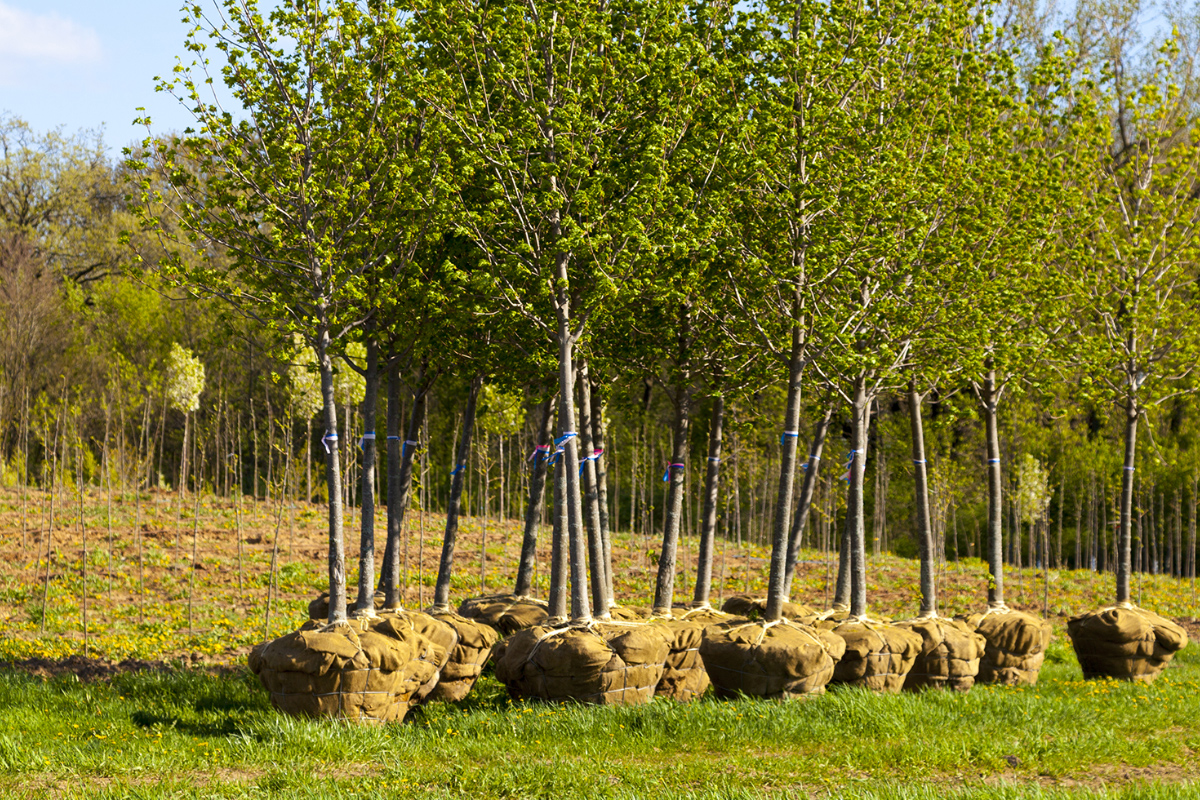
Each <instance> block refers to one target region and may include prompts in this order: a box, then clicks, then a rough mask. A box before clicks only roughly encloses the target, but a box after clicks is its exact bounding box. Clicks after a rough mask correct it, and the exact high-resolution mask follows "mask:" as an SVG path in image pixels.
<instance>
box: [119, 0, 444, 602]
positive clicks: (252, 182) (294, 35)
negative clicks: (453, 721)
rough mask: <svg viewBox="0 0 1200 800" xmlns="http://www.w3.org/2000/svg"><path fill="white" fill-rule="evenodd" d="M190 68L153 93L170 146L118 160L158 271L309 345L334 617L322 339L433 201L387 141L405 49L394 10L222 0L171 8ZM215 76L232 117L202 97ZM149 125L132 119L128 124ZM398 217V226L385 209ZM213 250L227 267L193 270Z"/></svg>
mask: <svg viewBox="0 0 1200 800" xmlns="http://www.w3.org/2000/svg"><path fill="white" fill-rule="evenodd" d="M186 13H187V17H186V18H187V19H188V21H189V22H190V23H192V24H193V26H194V27H193V29H192V32H191V33H190V34H189V35H188V39H187V41H186V43H185V46H186V47H187V49H188V50H189V51H190V52H192V53H193V54H195V56H196V59H195V60H194V61H193V62H192V63H191V64H188V65H185V64H183V63H180V64H178V65H177V67H176V69H175V71H174V73H173V75H172V76H171V77H169V78H166V79H162V80H160V83H159V88H160V89H161V90H162V91H165V92H168V93H170V94H172V95H173V96H175V97H176V98H177V99H178V100H179V101H180V103H181V104H183V105H184V106H185V107H186V108H188V110H189V111H190V112H191V113H192V114H193V116H194V117H195V119H196V127H195V128H194V129H189V130H187V131H185V132H184V133H183V134H181V135H177V136H173V137H167V138H160V139H154V138H147V139H146V140H145V142H143V144H142V148H141V150H140V151H139V152H138V153H136V154H135V153H134V152H132V151H128V152H127V155H128V165H129V167H130V168H131V169H133V170H134V171H135V173H136V174H137V175H138V177H139V183H138V184H137V187H136V192H135V197H134V201H135V204H136V206H137V209H138V213H139V217H140V220H141V224H142V226H143V228H144V229H145V230H146V231H147V232H150V233H153V234H156V235H157V236H158V237H159V239H160V240H161V241H162V242H163V244H164V246H166V247H167V248H168V253H167V255H166V256H165V257H164V258H163V259H162V261H161V262H160V264H158V265H157V266H158V268H159V269H161V270H162V271H163V273H164V274H165V275H167V276H168V277H169V278H171V279H173V280H174V281H176V282H178V283H179V284H181V285H184V286H187V287H189V288H191V289H192V290H193V291H194V292H196V293H198V294H209V295H215V296H218V297H221V298H223V299H224V300H226V301H228V302H230V303H232V304H233V305H234V306H235V307H236V308H237V309H238V310H239V311H240V312H242V313H244V314H246V315H248V316H251V317H252V318H254V319H256V320H258V321H260V322H261V323H263V324H266V325H269V326H271V327H273V328H275V329H277V330H280V331H281V332H284V333H293V332H294V333H299V334H300V335H302V336H303V337H304V338H305V340H306V341H307V343H308V344H309V345H310V346H312V347H313V349H314V350H315V352H316V355H317V366H318V371H319V373H320V376H321V390H322V395H323V403H324V412H325V425H326V433H325V435H324V437H323V441H324V442H325V444H326V450H327V456H326V481H327V485H328V488H329V521H328V527H329V581H330V603H329V622H330V623H336V622H340V621H342V620H344V619H345V616H346V610H345V563H344V551H343V540H342V505H341V475H340V462H339V458H338V449H337V447H336V446H334V447H330V446H329V445H330V444H332V443H334V442H336V441H337V430H338V426H337V408H336V405H335V401H334V388H333V374H334V369H333V357H334V354H335V348H334V343H335V342H337V341H338V340H340V339H342V338H343V337H344V336H346V335H347V334H348V333H349V332H350V331H352V330H354V329H355V328H356V327H358V326H360V325H362V324H363V322H364V318H365V317H366V316H367V315H366V314H363V313H362V307H361V304H360V303H359V302H358V300H359V298H360V297H361V294H362V292H363V283H364V280H365V276H367V275H368V274H371V273H372V271H374V270H376V269H377V268H378V267H380V265H385V264H391V263H393V262H396V261H401V262H402V261H403V258H401V257H400V256H402V255H403V254H405V253H410V252H411V251H412V248H413V239H414V238H418V234H419V231H420V230H422V229H423V223H424V212H425V211H426V210H427V209H428V208H429V207H430V206H431V204H430V203H428V202H425V199H426V197H427V196H428V195H429V194H436V193H437V192H439V191H441V189H442V185H441V183H440V182H439V180H438V177H437V175H438V172H437V169H436V167H437V161H436V157H433V156H431V157H430V158H427V159H417V160H409V159H406V158H404V156H405V155H407V154H408V153H407V151H406V150H405V147H404V144H405V140H404V138H403V136H402V135H401V134H402V132H403V131H405V130H407V126H408V124H409V122H410V120H411V117H412V114H413V113H414V110H413V107H412V105H411V103H410V101H409V97H411V95H412V94H413V92H412V91H411V87H410V86H409V84H407V83H406V81H411V80H414V75H413V74H412V73H411V72H410V71H409V70H408V69H407V67H408V66H409V65H410V64H411V63H412V61H411V60H410V56H411V49H412V48H411V41H410V39H409V37H408V32H407V30H406V28H405V26H404V25H403V24H402V15H401V12H400V10H399V9H398V8H396V7H394V6H390V5H387V4H384V3H377V2H371V3H368V4H365V5H360V4H358V3H354V2H348V1H347V0H328V1H326V0H312V1H311V2H309V1H308V0H287V1H286V2H284V3H282V4H280V5H278V6H277V7H276V8H275V9H274V10H272V11H271V12H270V14H269V15H267V16H264V15H263V14H262V13H260V11H259V8H258V5H257V3H256V2H255V1H254V0H224V2H223V3H222V5H221V7H220V9H219V13H218V15H217V16H215V17H209V16H207V15H206V14H205V13H204V11H203V9H202V8H201V7H200V6H194V7H189V8H188V9H187V10H186ZM210 45H211V46H212V47H213V48H214V49H215V50H216V51H217V52H218V53H219V54H220V57H221V59H222V60H223V61H224V63H223V64H222V65H221V69H220V80H221V81H222V82H223V83H224V84H225V86H226V88H227V89H228V90H229V92H230V93H231V94H232V96H233V98H234V99H235V100H236V101H237V102H238V103H239V104H240V105H241V107H242V110H241V111H239V112H237V113H235V112H234V111H232V110H229V109H226V108H224V107H223V106H222V105H221V104H220V102H219V101H218V100H208V99H206V98H205V97H204V96H203V95H202V93H203V92H204V91H205V85H206V84H207V83H208V82H210V81H213V80H216V79H215V78H213V77H212V73H211V71H210V61H209V56H208V52H209V47H210ZM143 121H144V122H145V124H146V125H147V127H149V126H150V120H149V119H148V118H146V119H144V120H143ZM399 208H403V209H408V210H409V211H410V213H407V214H404V215H401V216H400V217H399V218H400V219H402V220H403V221H405V222H407V223H409V224H398V223H397V218H398V217H397V215H396V214H394V213H391V212H392V211H393V210H395V209H399ZM213 249H220V250H223V251H225V252H226V253H228V255H229V258H230V263H229V264H228V266H226V265H225V264H223V263H220V262H212V261H194V260H190V259H189V258H187V257H186V256H187V255H189V254H190V253H193V252H206V251H211V250H213Z"/></svg>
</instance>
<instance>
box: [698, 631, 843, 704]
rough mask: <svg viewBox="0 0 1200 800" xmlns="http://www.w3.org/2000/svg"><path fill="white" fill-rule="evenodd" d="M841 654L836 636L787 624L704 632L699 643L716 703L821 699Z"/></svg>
mask: <svg viewBox="0 0 1200 800" xmlns="http://www.w3.org/2000/svg"><path fill="white" fill-rule="evenodd" d="M845 650H846V645H845V643H844V642H843V641H842V640H841V639H840V638H838V637H837V636H834V635H833V634H831V633H829V632H827V631H822V630H819V629H817V628H814V627H812V626H809V625H806V624H804V623H802V622H793V621H791V620H778V621H776V622H766V623H764V622H742V623H734V624H728V625H721V626H713V627H709V628H708V629H707V630H705V632H704V640H703V641H702V642H701V643H700V657H701V658H702V659H703V660H704V668H705V669H706V670H707V671H708V677H709V679H710V680H711V681H712V685H713V691H714V692H715V693H716V695H717V697H722V698H732V697H738V696H739V695H749V696H751V697H766V698H771V699H776V700H785V699H790V698H795V697H805V696H811V695H817V694H823V693H824V692H825V685H826V684H827V683H829V680H830V678H832V677H833V670H834V666H835V665H836V664H837V663H838V661H839V660H840V659H841V657H842V654H843V653H844V652H845Z"/></svg>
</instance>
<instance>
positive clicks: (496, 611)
mask: <svg viewBox="0 0 1200 800" xmlns="http://www.w3.org/2000/svg"><path fill="white" fill-rule="evenodd" d="M583 383H584V385H586V381H583ZM477 390H478V383H477V382H476V383H474V384H473V385H472V392H471V395H470V397H469V399H468V404H467V408H466V409H465V411H464V415H463V420H464V422H463V435H462V437H461V439H460V441H459V452H458V456H459V458H458V463H459V464H463V463H465V461H466V457H467V454H468V453H469V449H468V448H469V447H470V438H471V431H472V427H473V420H474V406H475V402H474V401H475V397H476V394H477ZM418 399H419V398H418ZM416 409H417V411H420V410H422V409H423V405H417V406H416ZM562 410H563V411H564V412H565V413H564V414H563V415H562V416H563V418H566V419H571V418H573V412H572V410H571V409H570V408H569V407H564V409H562ZM584 412H585V413H590V412H588V410H587V406H586V401H585V404H584ZM581 416H583V414H581ZM421 422H422V417H421V416H420V414H419V413H416V412H415V413H414V415H413V417H412V421H411V422H410V427H409V431H410V436H409V438H410V439H415V438H416V436H415V430H419V425H420V424H421ZM414 427H415V429H414ZM714 427H716V428H717V430H718V431H719V426H714ZM584 430H585V431H586V430H588V426H587V423H586V422H585V423H584ZM915 431H916V434H917V435H916V436H914V441H915V442H917V443H918V444H919V443H920V437H919V432H920V428H919V427H915ZM549 433H550V414H549V402H548V401H547V402H546V403H545V404H544V406H543V424H542V427H541V438H540V440H539V447H538V452H539V453H541V454H542V457H541V458H535V459H534V460H533V462H532V464H533V466H532V472H531V476H530V496H529V503H528V506H527V509H526V517H525V532H524V539H523V542H522V548H521V559H520V563H519V565H518V569H517V579H516V582H515V584H514V587H513V592H512V593H511V594H505V595H493V596H487V597H477V598H472V599H468V600H466V601H465V602H463V603H462V604H461V605H460V606H459V607H458V609H457V611H455V610H453V609H452V607H451V605H450V583H451V581H450V578H451V569H452V565H453V563H454V550H455V545H456V541H457V530H458V508H459V501H460V499H461V495H462V474H463V471H462V470H460V469H459V470H455V471H454V472H453V473H452V475H451V488H450V502H449V508H448V513H447V518H446V530H445V535H444V538H443V546H442V554H441V561H440V567H439V570H438V579H437V584H436V587H435V590H434V604H433V606H432V607H431V608H430V609H429V610H428V611H427V612H417V611H407V610H405V609H403V608H402V607H401V603H400V591H399V587H398V586H397V576H398V575H399V574H400V569H399V551H400V546H399V533H398V532H399V529H400V525H399V524H398V522H399V521H401V520H396V519H392V518H391V515H392V513H393V511H394V510H395V511H396V513H398V514H400V515H403V509H404V507H405V506H406V505H407V503H406V499H407V489H408V483H409V482H408V481H407V480H405V481H403V482H401V481H396V482H393V481H388V494H389V496H388V501H389V502H388V511H389V524H388V547H387V551H386V552H385V556H384V570H383V574H382V575H381V576H380V582H379V587H378V591H377V590H376V587H375V585H374V574H373V560H372V557H371V555H370V554H372V553H373V548H374V544H373V540H372V538H371V537H373V528H371V529H368V528H366V527H364V531H363V547H362V550H361V553H362V555H360V563H359V582H358V598H357V601H356V602H355V603H354V611H353V614H352V615H351V616H349V617H348V618H347V616H346V615H345V608H346V605H345V604H344V600H343V601H342V602H340V603H338V604H337V605H338V606H339V607H338V608H330V601H329V595H328V594H326V595H323V596H322V597H320V598H318V599H317V600H315V601H313V603H312V604H310V607H309V615H310V618H311V620H312V621H310V622H309V623H307V624H305V625H304V626H303V627H302V628H301V629H300V630H298V631H295V632H293V633H290V634H288V635H285V636H283V637H281V638H279V639H276V640H274V641H271V642H266V643H263V644H262V645H259V646H258V647H257V648H255V649H254V650H253V651H252V653H251V654H250V667H251V669H252V670H253V671H254V672H255V673H256V674H257V675H258V676H259V678H260V680H261V681H262V683H263V685H264V686H265V687H266V689H267V690H268V691H269V692H270V696H271V702H272V703H273V704H274V705H275V706H276V707H277V708H279V709H280V710H282V711H284V712H286V713H290V714H297V715H304V716H314V717H332V718H341V719H354V720H364V721H398V720H401V719H403V718H404V716H405V715H406V714H407V712H408V710H409V709H410V708H411V707H412V706H413V705H416V704H420V703H423V702H426V701H431V700H447V701H457V700H462V699H463V698H464V697H466V696H467V694H468V693H469V692H470V691H471V688H472V687H473V686H474V684H475V681H476V680H477V679H478V677H479V675H480V674H481V672H482V671H483V669H484V666H485V665H486V664H487V663H488V661H489V659H490V660H491V661H492V663H493V664H494V667H495V674H496V677H497V678H498V679H499V680H500V681H502V682H503V683H504V684H505V686H506V687H507V689H508V691H509V693H510V694H511V695H512V696H513V697H514V698H519V699H539V700H543V701H549V702H563V701H578V702H585V703H597V704H639V703H645V702H648V701H649V700H650V699H651V698H652V697H654V696H655V695H659V696H665V697H670V698H674V699H676V700H681V701H689V700H693V699H695V698H697V697H700V696H701V695H703V694H704V693H705V692H706V691H707V689H708V687H709V685H710V684H711V685H712V687H713V690H714V693H715V694H716V695H717V696H718V697H726V698H728V697H738V696H742V695H746V696H753V697H764V698H776V699H786V698H795V697H806V696H812V695H816V694H821V693H823V692H824V691H825V687H826V686H827V685H830V684H840V685H847V686H860V687H865V688H868V689H872V690H875V691H881V692H899V691H901V690H904V689H907V690H917V689H923V688H948V689H955V690H959V691H967V690H969V689H970V688H971V687H972V686H973V685H974V684H975V682H976V681H979V682H983V683H999V684H1006V685H1032V684H1034V683H1035V682H1036V681H1037V677H1038V671H1039V669H1040V668H1041V665H1042V661H1043V659H1044V658H1045V651H1046V647H1047V645H1048V643H1049V641H1050V636H1051V626H1050V623H1049V622H1048V621H1046V620H1042V619H1039V618H1037V617H1034V616H1031V615H1029V614H1026V613H1024V612H1020V611H1016V610H1013V609H1009V608H1008V607H1007V606H1006V605H1005V604H1004V599H1003V588H1002V587H1003V573H1002V570H1003V567H1002V563H1001V559H1000V557H999V553H1000V546H1001V540H1000V536H1001V534H1000V526H999V525H992V526H989V527H990V528H992V529H993V530H990V531H989V550H990V551H992V557H990V558H989V562H990V563H989V567H990V568H989V572H990V573H991V575H990V576H989V608H988V610H987V611H986V612H984V613H981V614H973V615H969V616H964V617H958V618H955V619H948V618H944V617H939V616H938V615H937V613H936V608H937V604H936V590H935V587H934V584H933V574H934V571H933V559H932V553H933V548H932V546H931V541H932V540H931V537H930V536H929V526H928V520H927V519H926V518H925V515H924V514H923V513H922V514H919V515H918V516H919V519H918V522H919V523H920V524H919V528H920V531H919V532H920V534H921V541H922V543H923V546H922V548H921V571H922V584H921V585H922V598H921V608H922V613H921V616H919V617H918V618H916V619H911V620H906V621H899V622H891V621H889V620H885V619H873V618H870V617H868V615H867V614H866V592H865V586H866V571H865V557H864V556H863V541H864V533H865V532H864V531H863V529H862V528H863V526H862V515H861V513H857V514H849V513H848V514H847V525H846V531H845V533H844V535H843V536H842V537H841V553H840V558H839V562H840V565H839V567H840V568H839V573H841V574H839V580H838V586H839V590H838V596H837V597H835V604H834V610H830V611H824V612H818V611H816V610H814V609H812V608H809V607H807V606H803V605H798V604H793V603H789V602H785V600H786V599H787V597H788V595H789V593H790V588H791V583H792V576H793V573H794V567H795V564H796V554H797V552H798V545H799V542H800V541H801V539H800V537H801V536H802V534H803V523H804V518H805V517H806V516H807V503H808V500H809V498H810V497H811V491H810V489H811V482H812V481H813V480H814V476H815V473H816V470H817V467H818V462H817V459H818V458H819V455H820V444H821V441H822V439H821V438H818V439H816V440H815V441H814V447H813V450H812V453H813V454H814V455H811V456H810V460H809V469H808V474H807V475H806V477H805V486H804V491H802V493H801V498H800V504H799V507H798V508H797V509H796V514H795V517H794V518H793V517H792V514H791V508H790V497H791V493H792V485H791V482H790V480H788V481H786V482H784V481H781V486H780V503H779V508H778V511H777V519H776V520H775V534H774V537H773V542H772V545H773V546H772V554H771V581H770V587H769V590H768V595H769V597H770V598H774V601H773V602H770V601H768V600H766V599H763V598H755V597H751V596H747V595H735V596H733V597H730V598H728V599H727V600H726V601H725V603H724V604H723V606H722V608H721V610H717V609H715V608H713V607H712V606H711V605H710V603H709V597H708V592H709V587H710V585H711V576H712V552H713V547H712V544H713V542H712V539H713V532H714V528H715V523H714V520H715V513H710V512H711V511H712V509H711V508H710V507H709V506H710V505H711V504H712V503H713V502H714V501H713V498H715V497H716V483H715V475H716V468H715V462H714V461H713V456H719V454H720V451H719V440H718V441H717V443H716V445H714V444H713V442H711V441H710V448H709V451H710V459H709V462H710V467H709V470H708V475H707V480H706V484H708V485H706V490H705V496H706V498H707V500H706V510H705V515H704V520H703V525H702V530H701V536H700V540H701V541H700V558H699V559H698V561H699V571H698V574H697V576H696V578H697V580H696V581H695V592H694V596H693V600H692V602H691V603H690V604H688V605H687V606H682V607H681V606H677V605H673V600H672V598H673V596H674V593H673V585H674V577H675V550H676V542H677V540H678V533H679V517H680V515H679V513H678V511H679V508H680V505H681V492H682V488H683V487H682V484H683V481H682V477H681V475H680V474H679V473H681V472H682V470H671V469H670V468H668V471H667V479H669V480H670V482H671V486H670V495H669V497H668V508H669V509H670V510H671V513H668V514H667V518H666V521H665V525H664V536H663V549H662V551H661V552H660V558H659V572H658V581H657V585H656V589H655V602H654V608H653V610H639V609H633V608H628V607H622V606H620V605H617V604H616V603H615V602H614V595H613V582H612V556H611V552H612V551H611V546H610V543H609V542H608V531H607V530H606V526H604V525H603V524H601V520H600V517H599V514H598V512H597V503H596V492H595V487H596V472H595V460H596V457H597V455H598V454H599V451H592V452H593V455H592V456H591V457H589V458H588V459H584V460H582V463H581V460H580V459H579V458H578V455H577V454H576V453H575V452H574V448H573V442H571V441H570V439H571V438H572V437H574V436H575V434H574V433H570V434H564V435H563V436H562V437H560V438H557V439H554V443H555V445H556V446H557V450H556V451H555V455H559V456H562V457H560V458H558V459H557V464H556V468H555V469H554V475H555V477H554V481H553V487H554V491H553V496H554V507H553V514H552V518H553V520H554V540H553V548H552V554H551V564H550V591H549V597H550V602H549V603H547V602H545V601H542V600H537V599H533V598H531V597H530V596H529V594H530V588H531V579H532V574H533V565H534V559H535V553H536V550H537V532H538V524H537V523H538V520H539V519H540V518H541V515H542V503H543V494H544V492H543V489H544V487H545V484H546V483H547V482H548V481H547V480H546V479H547V477H548V470H549V468H550V465H551V463H552V462H554V461H555V459H554V458H553V457H549V458H548V457H546V453H547V452H548V451H549V450H550V447H549V441H550V436H549ZM818 436H820V433H818ZM392 438H398V437H393V436H390V435H389V443H390V440H391V439H392ZM710 438H711V437H710ZM785 443H786V440H785ZM366 444H367V445H368V447H372V446H373V445H370V444H369V443H366ZM583 444H584V448H585V451H586V450H588V449H590V444H591V443H590V442H588V441H585V442H584V443H583ZM412 450H413V448H407V449H400V448H392V447H389V453H388V456H389V465H388V466H389V474H400V475H406V476H407V475H411V458H412ZM914 452H915V453H917V455H915V456H914V458H915V459H920V458H921V456H920V454H919V453H920V451H919V450H917V449H914ZM393 459H397V463H395V464H393V463H391V462H392V460H393ZM368 463H370V462H368V460H367V459H366V458H364V464H365V465H367V464H368ZM918 464H919V467H918V469H919V471H921V470H922V469H923V464H924V462H923V460H921V461H918ZM394 466H395V467H398V468H399V469H398V470H396V471H395V472H394V471H393V469H392V468H393V467H394ZM672 466H679V465H672ZM851 467H852V468H851V469H850V470H849V474H850V479H849V491H850V493H851V496H850V499H851V500H852V501H854V502H853V503H852V504H851V506H852V508H855V509H858V510H859V511H861V486H862V477H863V476H862V468H861V464H860V463H857V462H855V461H853V460H852V462H851ZM920 477H922V478H923V471H922V474H921V475H920ZM581 483H582V484H583V485H582V486H580V484H581ZM918 484H919V487H923V486H924V481H923V480H922V481H919V482H918ZM372 485H373V475H372V474H371V470H370V469H368V468H366V466H364V470H363V496H364V505H366V500H367V499H368V495H369V493H370V492H371V491H372ZM397 487H398V488H397ZM580 489H583V490H584V492H582V493H581V492H580ZM393 492H398V494H395V495H393ZM581 494H583V498H582V499H584V500H585V501H586V502H585V503H583V504H582V506H581V503H580V500H581ZM927 508H928V504H927V503H918V509H919V510H924V509H927ZM363 516H364V520H365V519H366V515H363ZM789 522H792V523H793V524H792V525H791V526H790V530H789V525H788V523H789ZM365 525H366V523H365V521H364V526H365ZM585 528H586V536H585ZM339 561H340V556H339ZM1126 563H1127V562H1126ZM843 574H844V575H845V578H846V580H844V581H843V579H842V578H843ZM1122 585H1123V584H1122V583H1121V582H1120V581H1119V582H1118V594H1119V595H1120V594H1121V586H1122ZM568 588H569V590H570V605H571V614H570V619H568V618H567V590H568ZM589 588H590V590H591V592H590V594H591V597H590V598H589V597H588V589H589ZM338 590H341V591H338ZM844 590H845V591H844ZM335 591H338V595H339V600H342V598H344V595H342V594H341V592H342V591H344V589H342V587H335ZM1125 593H1126V595H1127V589H1126V592H1125ZM1118 599H1120V597H1119V598H1118ZM593 611H594V612H595V616H593ZM1068 633H1069V635H1070V636H1071V640H1072V644H1073V645H1074V648H1075V652H1076V655H1077V656H1078V659H1079V663H1080V666H1081V667H1082V669H1083V673H1084V676H1085V677H1088V678H1093V677H1113V678H1120V679H1125V680H1138V681H1144V682H1150V681H1153V680H1154V679H1155V678H1156V677H1157V676H1158V675H1159V674H1160V673H1161V672H1162V670H1163V669H1164V667H1165V666H1166V665H1167V663H1168V662H1169V661H1170V660H1171V658H1172V656H1173V655H1174V654H1175V653H1176V652H1178V651H1179V650H1180V649H1182V648H1183V647H1184V646H1185V645H1186V644H1187V635H1186V634H1185V632H1184V630H1183V629H1182V628H1180V627H1179V626H1178V625H1176V624H1175V623H1173V622H1171V621H1170V620H1167V619H1165V618H1163V617H1160V616H1158V615H1157V614H1154V613H1152V612H1150V611H1146V610H1144V609H1140V608H1136V607H1134V606H1132V605H1131V604H1129V603H1128V602H1123V603H1122V602H1119V603H1118V604H1117V605H1114V606H1112V607H1109V608H1104V609H1100V610H1099V611H1095V612H1091V613H1089V614H1085V615H1083V616H1080V617H1076V618H1073V619H1071V620H1070V622H1069V624H1068Z"/></svg>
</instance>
